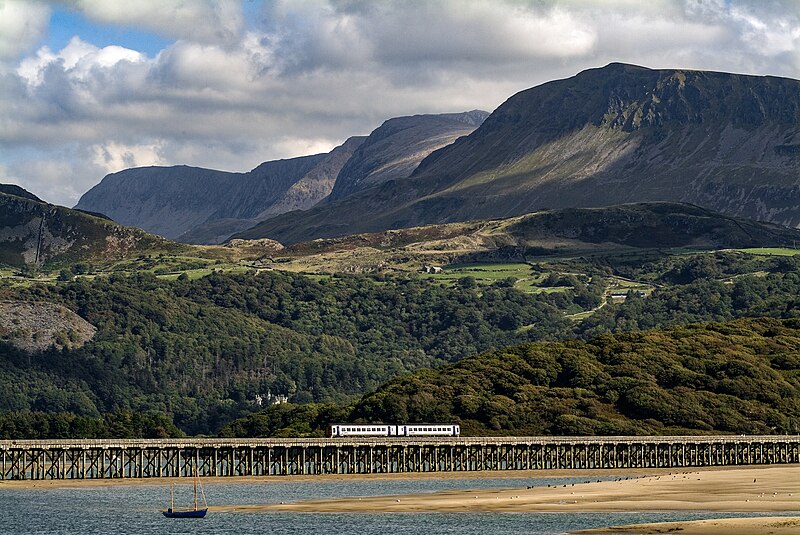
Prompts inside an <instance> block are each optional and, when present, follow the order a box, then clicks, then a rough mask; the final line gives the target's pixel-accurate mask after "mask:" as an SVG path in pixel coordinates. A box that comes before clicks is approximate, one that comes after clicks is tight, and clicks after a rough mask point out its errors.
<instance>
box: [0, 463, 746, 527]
mask: <svg viewBox="0 0 800 535" xmlns="http://www.w3.org/2000/svg"><path fill="white" fill-rule="evenodd" d="M585 479H586V478H585V477H584V478H535V479H517V478H512V479H502V478H488V479H487V478H464V479H416V480H408V479H406V480H399V479H397V480H392V479H386V480H352V481H350V480H344V481H342V480H320V481H302V482H293V481H291V480H289V479H287V480H286V481H285V482H282V481H279V482H273V481H270V482H264V483H231V484H226V483H214V484H207V485H205V491H206V495H207V497H208V502H209V504H210V505H233V504H237V505H244V504H262V503H276V502H290V501H297V500H303V499H314V498H328V497H345V496H375V495H392V494H407V493H418V492H435V491H438V490H450V489H485V488H519V487H525V486H528V485H542V486H546V485H548V484H550V485H564V484H571V483H582V482H583V481H585ZM606 479H613V477H609V478H606ZM175 500H176V506H183V505H188V504H189V502H191V490H190V486H188V487H186V488H181V487H176V498H175ZM168 503H169V488H168V487H165V486H150V485H136V486H125V485H114V486H107V487H88V486H87V487H74V488H59V489H52V488H48V489H44V488H43V489H37V488H30V489H16V488H11V489H9V488H3V487H2V485H0V533H1V534H6V533H8V534H16V535H22V534H37V535H51V534H52V535H55V534H59V535H60V534H71V533H75V534H82V535H95V534H97V535H106V534H123V533H124V534H128V533H130V534H144V535H149V534H153V535H156V534H158V535H167V534H176V535H177V534H195V533H198V534H208V535H222V534H230V535H245V534H251V533H252V534H259V535H260V534H276V535H294V534H321V533H332V534H336V535H349V534H353V535H356V534H357V535H389V534H391V535H399V534H424V535H440V534H441V535H444V534H448V535H451V534H452V535H506V534H518V533H525V534H531V535H539V534H548V535H550V534H561V533H566V532H568V531H570V530H576V529H584V528H592V527H602V526H609V525H616V524H629V523H639V522H664V521H672V520H688V519H701V518H718V517H724V516H728V517H730V516H754V515H752V514H748V515H735V514H730V513H686V512H675V513H447V514H442V513H375V514H371V513H354V514H351V513H326V514H315V513H282V512H281V513H275V512H269V513H216V512H210V513H209V514H208V516H207V517H206V518H205V519H202V520H185V519H184V520H177V519H168V518H164V517H163V516H162V515H161V513H160V510H161V509H163V508H165V507H166V506H167V505H168Z"/></svg>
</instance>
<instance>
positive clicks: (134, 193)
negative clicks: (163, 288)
mask: <svg viewBox="0 0 800 535" xmlns="http://www.w3.org/2000/svg"><path fill="white" fill-rule="evenodd" d="M486 116H488V113H486V112H481V111H472V112H466V113H458V114H443V115H418V116H413V117H399V118H395V119H390V120H388V121H386V122H385V123H384V124H383V125H382V126H381V127H380V128H378V129H377V130H375V131H374V132H373V133H372V134H370V136H369V137H352V138H350V139H348V140H347V141H345V142H344V143H343V144H342V145H340V146H339V147H336V148H335V149H333V150H332V151H331V152H330V153H328V154H317V155H314V156H304V157H300V158H293V159H289V160H278V161H272V162H265V163H263V164H261V165H260V166H258V167H256V168H255V169H253V170H252V171H250V172H248V173H228V172H224V171H215V170H212V169H201V168H194V167H187V166H175V167H146V168H135V169H127V170H125V171H121V172H119V173H114V174H111V175H108V176H106V177H105V178H104V179H103V180H102V182H100V184H98V185H96V186H95V187H94V188H92V189H91V190H89V191H88V192H87V193H86V194H84V195H83V197H81V199H80V201H79V202H78V204H77V206H76V208H80V209H85V210H91V211H95V212H102V213H105V214H108V215H109V216H110V217H111V218H113V219H114V220H115V221H119V222H120V223H122V224H124V225H130V226H136V227H139V228H142V229H144V230H147V231H148V232H153V233H156V234H159V235H161V236H165V237H167V238H171V239H177V240H179V241H183V242H187V243H221V242H223V241H225V240H226V239H227V238H228V237H230V236H231V235H232V234H234V233H236V232H240V231H243V230H246V229H248V228H250V227H252V226H253V225H255V224H256V223H258V222H259V221H261V220H263V219H266V218H269V217H271V216H275V215H278V214H282V213H285V212H290V211H294V210H308V209H309V208H311V207H313V206H314V205H316V204H318V203H319V202H320V201H322V200H324V199H326V198H327V197H328V196H329V195H330V194H331V192H334V193H335V195H336V196H337V197H341V196H346V195H348V194H349V193H351V192H354V191H359V190H361V189H363V188H364V187H369V186H372V185H375V184H380V183H383V182H385V181H387V180H390V179H396V178H406V177H408V176H409V175H410V174H411V172H412V171H413V170H414V168H416V166H417V165H418V164H419V162H420V161H422V159H423V158H425V157H426V156H428V155H429V154H430V153H431V152H433V151H434V150H436V149H439V148H441V147H443V146H445V145H447V144H450V143H452V142H453V141H454V140H455V139H456V138H458V137H460V136H463V135H466V134H469V133H470V132H472V131H473V130H475V128H477V127H478V125H479V124H480V123H481V122H482V121H483V119H485V118H486ZM342 172H344V174H343V175H342ZM340 181H341V184H340V185H339V186H336V185H335V184H338V183H339V182H340Z"/></svg>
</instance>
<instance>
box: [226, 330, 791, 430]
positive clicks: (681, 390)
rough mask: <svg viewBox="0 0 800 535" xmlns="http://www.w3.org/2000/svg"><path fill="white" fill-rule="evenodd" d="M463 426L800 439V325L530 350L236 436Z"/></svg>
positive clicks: (269, 420) (262, 423)
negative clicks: (340, 423)
mask: <svg viewBox="0 0 800 535" xmlns="http://www.w3.org/2000/svg"><path fill="white" fill-rule="evenodd" d="M331 416H334V417H338V418H337V419H344V420H345V421H367V422H373V421H374V422H387V421H388V422H391V421H408V422H458V423H460V424H461V426H462V432H463V433H464V434H472V435H485V434H501V435H517V436H526V435H637V434H684V433H688V434H693V433H711V432H717V433H720V432H721V433H765V434H770V433H797V432H798V431H800V319H791V320H775V319H758V320H737V321H733V322H729V323H721V324H710V325H694V326H688V327H677V328H672V329H668V330H665V331H649V332H644V333H636V334H622V335H605V336H600V337H597V338H594V339H592V340H590V341H588V342H584V341H571V342H543V343H531V344H524V345H518V346H514V347H509V348H505V349H501V350H496V351H491V352H488V353H485V354H483V355H480V356H475V357H469V358H466V359H464V360H462V361H460V362H458V363H456V364H452V365H447V366H445V367H442V368H439V369H436V370H422V371H419V372H416V373H414V374H411V375H408V376H405V377H401V378H398V379H395V380H393V381H391V382H390V383H388V384H386V385H384V386H383V387H381V388H380V389H379V390H378V391H377V392H374V393H372V394H368V395H366V396H364V397H363V398H362V399H361V400H360V401H359V402H358V403H356V404H355V405H353V406H350V407H344V408H339V409H338V411H337V409H336V408H335V407H330V406H328V407H325V406H322V407H275V408H271V409H270V410H268V411H265V412H264V413H259V414H254V415H251V416H250V417H248V418H245V419H243V420H240V421H237V422H235V423H233V424H232V425H230V426H228V427H227V428H226V429H224V430H223V434H225V435H232V436H258V435H262V434H279V435H280V434H296V433H298V432H303V431H305V432H309V433H313V434H321V433H322V432H323V429H324V424H325V422H326V419H327V421H331V420H330V417H331Z"/></svg>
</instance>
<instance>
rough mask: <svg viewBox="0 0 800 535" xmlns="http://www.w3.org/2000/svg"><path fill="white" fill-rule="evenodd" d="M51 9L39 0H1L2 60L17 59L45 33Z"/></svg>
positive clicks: (0, 51) (0, 45)
mask: <svg viewBox="0 0 800 535" xmlns="http://www.w3.org/2000/svg"><path fill="white" fill-rule="evenodd" d="M49 18H50V9H49V8H48V7H47V6H46V5H44V4H42V3H39V2H24V1H21V0H0V60H3V59H15V58H16V57H17V56H18V55H19V54H20V53H22V52H25V51H27V50H29V49H30V48H31V47H33V46H35V45H36V43H37V42H38V41H39V39H41V37H42V35H44V32H45V30H46V29H47V21H48V19H49Z"/></svg>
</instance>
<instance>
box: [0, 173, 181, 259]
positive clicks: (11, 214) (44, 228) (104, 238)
mask: <svg viewBox="0 0 800 535" xmlns="http://www.w3.org/2000/svg"><path fill="white" fill-rule="evenodd" d="M20 189H21V188H20ZM3 191H11V190H10V189H3ZM15 191H16V190H15ZM22 192H24V193H23V194H22V195H9V194H7V193H0V264H5V265H10V266H15V267H23V266H26V265H33V266H43V265H51V266H52V265H55V264H67V263H70V262H75V261H80V260H84V259H101V258H102V259H115V258H123V257H126V256H128V255H131V254H138V253H140V252H142V251H146V250H150V249H159V250H162V251H164V250H169V249H170V247H171V244H170V243H169V242H168V241H167V240H164V239H162V238H159V237H158V236H153V235H151V234H147V233H146V232H144V231H142V230H139V229H132V228H126V227H123V226H121V225H118V224H117V223H114V222H113V221H110V220H108V219H105V218H103V217H98V216H95V215H91V214H87V213H84V212H81V211H79V210H71V209H69V208H64V207H62V206H54V205H52V204H48V203H45V202H42V201H38V200H34V199H35V196H34V195H32V194H30V193H28V192H26V191H25V190H22Z"/></svg>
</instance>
